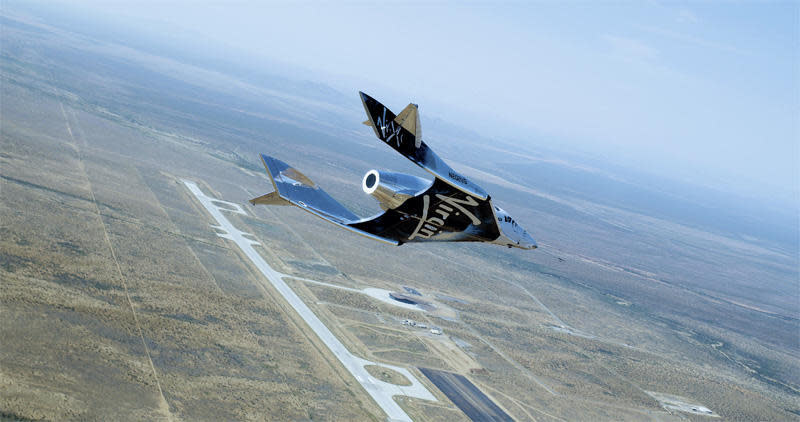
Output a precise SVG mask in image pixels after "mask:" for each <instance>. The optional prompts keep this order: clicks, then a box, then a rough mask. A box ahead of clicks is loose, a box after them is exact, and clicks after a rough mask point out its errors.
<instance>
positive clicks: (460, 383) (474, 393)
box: [419, 368, 514, 422]
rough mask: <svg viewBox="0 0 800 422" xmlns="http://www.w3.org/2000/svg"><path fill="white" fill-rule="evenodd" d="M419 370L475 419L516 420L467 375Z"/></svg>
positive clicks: (468, 415) (434, 370) (425, 369)
mask: <svg viewBox="0 0 800 422" xmlns="http://www.w3.org/2000/svg"><path fill="white" fill-rule="evenodd" d="M419 370H420V371H422V373H423V374H425V376H426V377H428V379H429V380H431V382H433V383H434V384H436V386H437V387H439V389H440V390H442V392H443V393H444V394H445V395H446V396H447V398H449V399H450V401H452V402H453V403H454V404H455V405H456V406H458V408H459V409H461V411H462V412H464V414H465V415H467V417H469V418H470V419H472V420H473V421H509V422H513V421H514V420H513V419H511V416H508V414H507V413H506V412H504V411H503V409H501V408H500V407H499V406H497V404H495V402H493V401H492V399H490V398H489V397H486V394H483V392H482V391H481V390H479V389H478V387H476V386H475V384H473V383H472V382H470V380H468V379H467V378H466V377H465V376H463V375H459V374H454V373H451V372H445V371H439V370H436V369H428V368H419Z"/></svg>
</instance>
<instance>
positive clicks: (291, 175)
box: [250, 154, 400, 245]
mask: <svg viewBox="0 0 800 422" xmlns="http://www.w3.org/2000/svg"><path fill="white" fill-rule="evenodd" d="M261 161H262V162H263V163H264V167H266V169H267V174H268V175H269V177H270V180H271V181H272V186H273V187H274V188H275V191H274V192H271V193H268V194H266V195H262V196H259V197H258V198H253V199H251V200H250V203H251V204H253V205H256V204H264V205H290V204H291V205H294V206H296V207H298V208H301V209H303V210H305V211H307V212H309V213H311V214H313V215H316V216H317V217H319V218H322V219H323V220H325V221H328V222H331V223H333V224H336V225H337V226H339V227H342V228H345V229H348V230H350V231H353V232H356V233H358V234H360V235H363V236H366V237H369V238H371V239H375V240H379V241H382V242H385V243H389V244H392V245H399V244H400V242H398V241H396V240H393V239H390V238H386V237H383V236H380V235H378V234H374V233H370V232H367V231H364V230H361V229H359V228H357V227H354V226H353V225H352V224H353V223H355V222H359V221H362V219H360V218H359V217H358V216H357V215H355V214H353V213H352V212H351V211H350V210H348V209H347V208H345V207H344V205H342V204H340V203H339V202H338V201H337V200H335V199H333V198H332V197H331V196H330V195H328V193H327V192H325V191H324V190H322V189H321V188H320V187H319V186H317V184H316V183H314V182H313V181H311V179H309V178H308V177H307V176H306V175H304V174H303V173H300V172H299V171H298V170H297V169H295V168H294V167H291V166H289V165H288V164H286V163H284V162H283V161H281V160H278V159H277V158H273V157H270V156H268V155H264V154H261Z"/></svg>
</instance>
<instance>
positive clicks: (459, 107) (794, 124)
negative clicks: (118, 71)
mask: <svg viewBox="0 0 800 422" xmlns="http://www.w3.org/2000/svg"><path fill="white" fill-rule="evenodd" d="M66 5H68V6H66ZM62 6H63V7H75V8H79V9H82V10H84V11H85V13H87V15H89V16H96V17H97V19H111V20H118V21H124V22H127V23H133V24H137V23H142V24H141V26H140V28H141V30H142V31H147V30H150V31H152V32H154V33H158V34H160V36H163V37H164V38H165V39H169V38H171V37H179V38H180V37H184V38H185V36H186V34H193V35H192V36H195V37H196V38H197V40H198V41H197V44H198V45H197V47H198V48H204V45H206V44H208V42H211V43H212V44H215V45H224V46H227V48H228V51H226V54H227V55H228V56H230V55H234V56H238V57H239V58H240V59H241V60H245V61H246V60H251V61H252V62H253V63H254V66H258V65H264V63H269V62H266V61H261V59H268V60H274V61H278V62H281V63H285V64H287V65H291V66H296V67H297V68H303V69H308V71H309V73H308V74H305V75H303V77H304V78H309V76H308V75H314V76H312V77H315V78H316V77H318V78H319V79H320V81H321V82H325V83H329V84H331V85H332V86H334V87H335V88H337V89H339V90H342V91H343V92H348V91H353V92H355V91H357V90H363V91H365V92H368V93H370V94H371V95H373V96H374V97H376V98H380V99H381V101H382V102H384V103H386V104H387V105H389V106H390V107H392V106H394V108H398V109H399V108H402V107H403V106H404V105H405V104H407V103H408V102H411V101H413V102H416V103H419V104H420V112H421V114H422V118H423V127H424V118H425V115H426V113H430V114H431V115H435V116H440V117H442V118H444V119H447V120H448V121H451V122H453V123H455V124H458V125H460V126H463V127H465V128H468V129H472V130H475V131H477V132H480V133H482V134H485V135H492V134H497V135H498V136H512V137H514V138H516V139H517V140H519V142H531V143H532V144H540V145H548V144H549V145H553V146H557V147H560V148H564V149H573V148H574V149H575V150H580V151H587V152H591V153H596V154H598V155H600V156H602V157H606V158H609V159H611V160H614V161H615V162H617V163H623V164H625V163H627V164H630V165H632V166H635V167H639V168H642V169H647V170H650V171H653V172H656V173H664V174H668V173H669V174H674V175H676V176H680V177H682V178H684V179H687V178H688V179H692V180H695V181H696V182H698V183H700V184H707V185H714V184H715V183H716V184H720V185H727V187H729V188H731V187H733V188H734V190H735V188H736V187H737V186H739V187H741V188H742V189H744V190H749V191H759V190H760V191H774V192H776V194H780V195H783V196H784V197H790V198H791V197H794V198H793V199H794V200H796V199H797V195H798V192H799V191H800V187H799V186H798V185H799V184H800V170H799V169H798V162H799V161H800V149H799V147H798V144H800V133H799V130H800V128H799V126H800V125H799V124H798V120H800V82H799V80H800V53H799V51H800V29H799V28H800V25H799V24H798V21H799V20H800V2H796V1H794V2H732V1H726V2H715V1H702V2H672V1H671V2H656V1H641V2H639V1H637V2H634V1H629V2H602V1H601V2H589V1H581V2H577V1H567V2H555V1H553V2H545V1H526V2H491V3H483V2H446V1H441V2H432V3H420V2H408V1H406V2H383V3H376V2H345V3H340V2H336V3H332V2H331V3H327V2H326V3H318V2H291V3H273V2H243V1H227V2H209V1H158V2H156V1H136V2H132V1H110V2H107V1H93V0H91V1H90V0H83V1H77V2H65V3H63V4H62ZM181 34H183V35H181Z"/></svg>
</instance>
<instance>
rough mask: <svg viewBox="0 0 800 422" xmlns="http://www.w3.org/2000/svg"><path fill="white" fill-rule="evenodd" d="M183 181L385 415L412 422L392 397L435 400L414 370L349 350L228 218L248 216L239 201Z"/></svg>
mask: <svg viewBox="0 0 800 422" xmlns="http://www.w3.org/2000/svg"><path fill="white" fill-rule="evenodd" d="M183 183H184V184H185V185H186V187H187V188H188V189H189V191H190V192H192V194H194V196H195V197H197V200H198V201H200V203H201V204H202V205H203V207H205V209H206V210H207V211H208V212H209V214H211V216H212V217H213V218H214V220H216V221H217V224H219V226H213V225H212V227H214V228H215V229H216V230H218V231H219V232H221V233H217V235H218V236H220V237H223V238H225V239H230V240H232V241H233V242H234V243H236V245H237V246H239V248H240V249H241V250H242V252H244V254H245V255H246V256H247V257H248V258H249V259H250V260H251V261H252V262H253V264H254V265H255V266H256V267H257V268H258V269H259V271H261V273H262V274H264V277H266V278H267V280H269V282H270V283H271V284H272V285H273V286H274V287H275V289H276V290H277V291H278V292H279V293H280V294H281V295H282V296H283V298H284V299H286V301H287V302H289V304H290V305H292V307H293V308H294V309H295V311H297V313H298V314H299V315H300V317H302V318H303V320H305V322H306V323H307V324H308V326H309V327H311V329H312V330H314V333H316V334H317V336H318V337H319V339H320V340H322V342H323V343H325V345H326V346H327V347H328V349H330V351H331V353H333V355H334V356H336V358H337V359H339V362H341V363H342V365H344V367H345V368H346V369H347V370H348V371H350V373H351V374H353V377H355V379H356V380H357V381H358V382H359V383H360V384H361V385H362V386H363V387H364V389H365V390H366V391H367V393H368V394H369V395H370V397H372V399H373V400H375V402H376V403H378V406H380V407H381V409H383V411H384V412H386V415H387V416H388V417H389V419H390V420H392V421H408V422H411V418H410V417H409V416H408V414H407V413H406V412H405V411H404V410H403V409H402V408H400V406H399V405H398V404H397V402H395V401H394V399H393V398H392V397H394V396H408V397H415V398H419V399H425V400H432V401H436V397H434V396H433V394H431V392H430V391H428V389H427V388H425V386H424V385H422V383H420V382H419V380H417V378H416V377H414V376H413V375H412V374H411V372H409V371H408V369H406V368H401V367H397V366H393V365H387V364H384V363H376V362H371V361H368V360H366V359H362V358H360V357H358V356H355V355H353V354H352V353H350V351H349V350H347V348H346V347H345V346H344V344H342V342H340V341H339V339H338V338H336V336H334V335H333V333H332V332H331V331H330V330H329V329H328V327H326V326H325V324H324V323H323V322H322V321H321V320H320V319H319V318H318V317H317V316H316V315H315V314H314V312H312V311H311V309H310V308H309V307H308V306H306V304H305V302H303V300H302V299H300V297H299V296H297V294H296V293H295V292H294V291H293V290H292V289H291V287H289V285H288V284H286V282H284V281H283V278H284V277H287V278H291V277H292V276H290V275H286V274H282V273H280V272H278V271H275V270H273V269H272V267H270V266H269V264H267V262H266V261H264V259H263V258H261V255H260V254H259V253H258V252H257V251H256V250H255V249H254V248H253V247H254V246H258V245H261V244H260V243H259V242H256V241H255V240H252V239H248V238H246V237H245V236H252V235H250V234H248V233H244V232H242V231H240V230H238V229H237V228H236V227H234V226H233V224H231V222H230V221H228V218H227V217H225V215H224V214H223V213H222V211H225V212H232V213H236V214H242V215H247V213H246V212H245V211H244V210H243V209H242V207H240V206H239V205H238V204H234V203H231V202H227V201H221V200H219V199H215V198H211V197H209V196H206V195H205V194H204V193H203V192H202V191H201V190H200V188H198V187H197V185H196V184H195V183H194V182H192V181H189V180H183ZM366 365H378V366H383V367H386V368H389V369H392V370H395V371H397V372H399V373H401V374H403V375H404V376H405V377H406V378H408V380H409V381H411V385H410V386H400V385H394V384H389V383H386V382H383V381H381V380H379V379H377V378H373V377H372V376H371V375H370V374H369V373H368V372H367V370H366V369H364V366H366Z"/></svg>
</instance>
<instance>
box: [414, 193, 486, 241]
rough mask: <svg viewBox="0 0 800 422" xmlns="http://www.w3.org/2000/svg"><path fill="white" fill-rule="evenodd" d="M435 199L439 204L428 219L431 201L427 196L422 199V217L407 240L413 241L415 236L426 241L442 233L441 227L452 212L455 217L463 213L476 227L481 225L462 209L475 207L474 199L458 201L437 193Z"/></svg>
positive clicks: (476, 204) (473, 215)
mask: <svg viewBox="0 0 800 422" xmlns="http://www.w3.org/2000/svg"><path fill="white" fill-rule="evenodd" d="M436 198H438V199H439V200H440V201H441V202H439V204H438V205H437V206H436V209H434V210H433V214H435V215H432V216H430V217H428V209H429V207H430V201H431V199H430V196H428V195H424V196H423V197H422V215H421V216H420V218H419V224H417V227H416V228H415V229H414V232H412V233H411V236H408V240H413V239H414V238H415V237H417V236H419V237H422V238H425V239H428V238H430V237H431V236H433V235H436V234H438V233H439V232H441V231H442V227H443V226H444V225H445V222H446V221H447V219H448V218H449V217H450V215H452V214H453V212H454V211H455V215H459V214H462V213H463V214H464V215H465V216H467V218H469V219H470V222H471V223H472V224H474V225H476V226H478V225H480V224H481V220H479V219H478V217H476V216H475V214H473V213H472V212H470V211H469V210H468V209H466V208H464V206H465V205H466V206H469V207H477V206H478V202H477V201H475V198H473V197H471V196H469V195H467V196H466V198H465V199H458V198H451V197H449V196H445V195H442V194H439V193H437V194H436ZM456 210H458V211H456Z"/></svg>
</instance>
